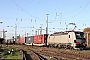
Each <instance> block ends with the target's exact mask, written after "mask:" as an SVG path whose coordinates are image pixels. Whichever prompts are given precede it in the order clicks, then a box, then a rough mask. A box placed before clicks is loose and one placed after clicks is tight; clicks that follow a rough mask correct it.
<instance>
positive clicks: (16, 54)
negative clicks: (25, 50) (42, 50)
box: [0, 46, 22, 60]
mask: <svg viewBox="0 0 90 60" xmlns="http://www.w3.org/2000/svg"><path fill="white" fill-rule="evenodd" d="M12 49H13V50H14V51H13V52H11V51H12ZM1 51H2V52H3V55H2V56H1V55H0V58H1V57H3V56H5V57H4V59H5V60H7V59H14V60H21V59H22V52H20V51H19V50H17V49H16V48H12V47H10V46H8V47H7V46H4V47H2V50H1ZM8 51H10V52H11V53H10V54H9V53H8Z"/></svg>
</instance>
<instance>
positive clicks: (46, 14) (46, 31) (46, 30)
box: [46, 14, 49, 34]
mask: <svg viewBox="0 0 90 60" xmlns="http://www.w3.org/2000/svg"><path fill="white" fill-rule="evenodd" d="M46 15H47V20H46V24H47V27H46V34H48V15H49V14H46Z"/></svg>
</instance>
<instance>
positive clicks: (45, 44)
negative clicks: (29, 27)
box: [45, 14, 49, 46]
mask: <svg viewBox="0 0 90 60" xmlns="http://www.w3.org/2000/svg"><path fill="white" fill-rule="evenodd" d="M46 15H47V20H46V24H47V27H46V34H48V15H49V14H46ZM45 45H46V46H47V39H46V41H45Z"/></svg>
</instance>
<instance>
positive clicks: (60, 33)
mask: <svg viewBox="0 0 90 60" xmlns="http://www.w3.org/2000/svg"><path fill="white" fill-rule="evenodd" d="M69 32H75V33H79V32H81V31H65V32H55V33H53V34H51V36H58V35H66V34H68V33H69Z"/></svg>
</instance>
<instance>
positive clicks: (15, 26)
mask: <svg viewBox="0 0 90 60" xmlns="http://www.w3.org/2000/svg"><path fill="white" fill-rule="evenodd" d="M16 21H17V18H16ZM16 39H17V24H16V22H15V39H14V44H15V41H16Z"/></svg>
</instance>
